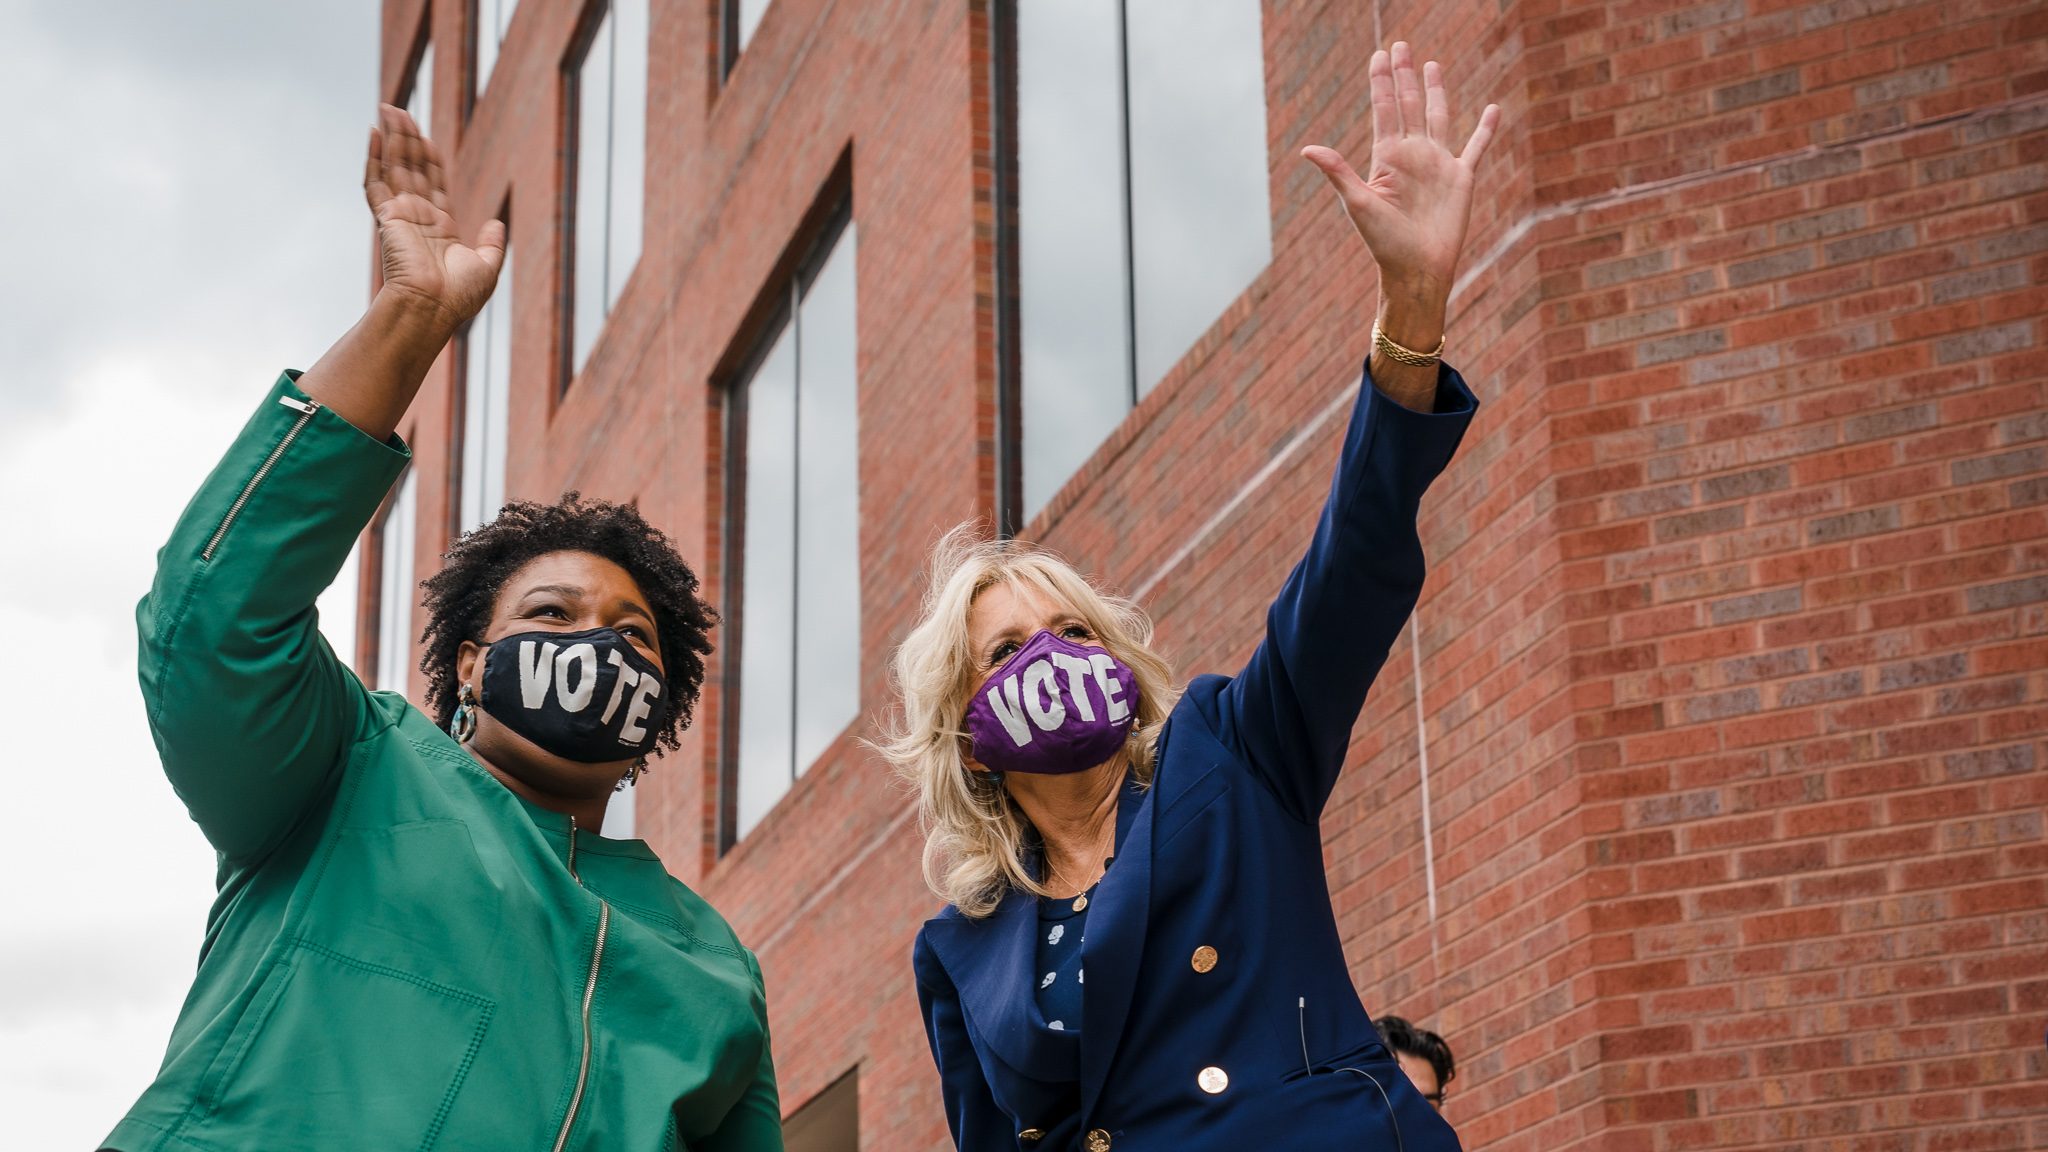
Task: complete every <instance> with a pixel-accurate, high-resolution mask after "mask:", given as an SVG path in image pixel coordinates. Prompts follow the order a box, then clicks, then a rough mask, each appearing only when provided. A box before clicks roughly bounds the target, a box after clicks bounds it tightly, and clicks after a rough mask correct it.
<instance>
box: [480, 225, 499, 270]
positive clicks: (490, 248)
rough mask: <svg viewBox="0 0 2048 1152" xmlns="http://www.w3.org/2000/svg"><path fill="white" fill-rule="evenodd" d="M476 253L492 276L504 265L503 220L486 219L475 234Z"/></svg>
mask: <svg viewBox="0 0 2048 1152" xmlns="http://www.w3.org/2000/svg"><path fill="white" fill-rule="evenodd" d="M476 254H477V256H478V257H480V258H481V259H482V260H483V262H484V265H485V266H486V267H488V268H489V269H490V270H491V275H492V276H493V277H495V276H497V274H498V273H499V272H500V271H502V270H503V269H504V267H505V222H504V221H503V220H487V221H485V222H484V226H483V227H482V228H481V229H479V230H478V232H477V234H476Z"/></svg>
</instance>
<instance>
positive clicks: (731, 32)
mask: <svg viewBox="0 0 2048 1152" xmlns="http://www.w3.org/2000/svg"><path fill="white" fill-rule="evenodd" d="M741 3H742V0H718V20H717V22H716V27H717V34H718V85H719V87H721V88H723V87H724V86H725V82H726V81H727V80H728V79H730V78H731V77H732V70H733V69H734V68H737V67H739V63H740V57H741V56H743V55H745V54H746V46H745V45H743V44H741V43H740V4H741ZM774 6H775V0H767V8H763V9H762V10H761V18H762V19H763V20H766V19H767V18H768V8H773V7H774Z"/></svg>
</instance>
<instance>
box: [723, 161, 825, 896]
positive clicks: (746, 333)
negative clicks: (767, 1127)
mask: <svg viewBox="0 0 2048 1152" xmlns="http://www.w3.org/2000/svg"><path fill="white" fill-rule="evenodd" d="M849 161H850V155H849V156H842V157H841V160H840V163H839V165H838V167H837V168H836V169H835V171H834V175H833V177H832V178H831V179H830V180H828V181H827V188H828V192H827V194H826V195H824V196H821V197H820V198H819V199H820V202H821V203H822V204H824V205H826V207H825V209H824V210H823V211H816V210H814V211H813V212H812V213H811V215H810V218H809V219H807V220H806V221H805V223H804V225H803V226H802V227H801V228H800V229H799V230H798V236H797V240H796V242H795V243H793V244H792V245H791V246H790V251H789V252H787V253H785V255H784V258H783V259H782V260H781V261H779V262H778V267H777V269H776V273H775V275H773V276H771V277H770V280H769V283H770V284H771V285H773V286H774V287H773V288H771V289H770V290H769V291H767V292H765V293H763V294H762V296H761V298H760V299H759V300H758V301H756V303H755V305H754V308H753V310H752V315H751V316H750V317H749V321H748V322H747V323H746V324H745V325H744V326H743V328H742V331H743V337H742V339H741V340H739V341H736V342H735V343H736V345H737V346H738V347H739V348H740V349H742V350H743V351H742V353H741V354H740V355H739V356H738V357H737V358H736V359H733V360H732V361H731V364H730V365H729V366H728V367H727V368H725V369H724V370H722V371H720V372H718V373H716V374H714V378H713V380H714V384H713V389H712V394H713V396H714V397H716V398H717V400H718V402H719V409H720V413H721V417H722V420H723V428H722V431H721V439H720V451H721V454H722V457H723V458H722V459H721V461H720V467H719V470H718V474H719V480H720V491H719V492H718V494H717V496H716V497H715V499H716V501H717V505H716V507H717V515H718V521H719V525H720V537H721V540H722V542H723V547H722V554H721V557H720V565H719V581H720V601H721V603H720V604H719V606H718V608H719V618H720V621H721V625H722V631H723V633H724V639H723V641H722V643H721V645H720V647H721V649H722V650H721V651H720V653H719V654H718V657H717V660H718V683H719V699H718V706H717V709H716V711H717V717H718V725H719V728H718V739H717V741H716V747H717V750H718V756H717V773H716V787H717V793H716V794H717V797H718V801H717V820H716V823H717V829H716V836H715V838H714V839H715V844H716V854H717V856H719V857H723V856H725V855H726V854H727V853H729V852H731V851H732V849H733V848H734V847H735V846H737V845H738V844H739V842H740V841H741V840H742V839H743V838H744V837H742V836H741V835H740V833H739V791H740V787H739V786H740V758H739V752H740V704H741V699H740V697H741V692H740V683H741V669H740V657H741V653H742V651H743V650H744V647H745V645H744V637H745V628H746V595H745V591H746V590H745V588H744V580H743V578H742V573H743V572H744V570H745V565H746V544H747V542H746V511H747V504H746V487H747V425H748V413H749V410H750V408H751V405H750V404H749V399H750V394H751V387H750V386H751V384H752V383H753V380H754V376H755V374H756V373H757V372H758V371H759V370H760V368H761V367H762V365H763V364H764V363H765V362H766V361H767V359H768V357H769V355H770V353H772V352H773V351H774V349H775V345H776V342H777V340H778V338H780V337H781V335H782V334H783V332H784V331H786V330H791V331H792V336H793V337H794V331H793V330H792V326H794V325H796V324H797V323H798V322H799V321H798V312H799V311H800V309H801V305H802V301H803V297H804V294H805V293H806V292H807V291H808V290H809V289H810V287H811V285H812V284H813V283H814V282H815V281H816V279H817V276H818V273H819V272H820V271H821V270H823V268H824V266H825V264H826V262H827V261H828V260H829V259H830V258H831V257H832V255H833V253H834V251H835V250H836V248H837V246H838V244H839V241H840V240H842V239H844V238H845V237H846V236H847V235H848V234H849V233H850V231H851V230H852V229H853V225H854V212H853V195H852V187H851V185H852V181H851V172H850V166H849ZM855 243H856V244H858V239H857V238H856V240H855ZM855 267H856V273H857V271H858V250H857V249H856V265H855ZM856 282H858V275H857V274H856ZM797 386H798V388H799V389H801V387H802V379H801V377H799V378H798V382H797ZM855 435H856V438H857V437H858V435H859V433H858V430H856V433H855ZM857 453H858V441H857V439H856V454H857ZM790 659H791V662H792V664H793V663H794V661H795V659H796V654H795V652H794V651H792V652H791V654H790ZM795 726H796V717H795V715H794V713H792V715H791V717H790V727H791V730H792V735H793V734H794V729H795ZM809 767H810V765H804V766H802V767H801V768H797V767H795V766H794V765H793V766H792V771H791V776H790V783H789V787H788V788H787V789H785V790H784V791H783V794H782V797H781V798H778V799H777V800H776V802H775V804H773V805H770V806H769V811H770V812H773V811H774V809H775V808H776V807H777V806H779V805H780V804H781V803H782V802H783V800H784V799H786V798H787V797H788V796H789V794H790V793H791V792H793V791H794V790H795V789H796V787H797V785H798V783H799V782H800V781H801V780H802V778H803V777H804V776H805V775H806V774H807V773H808V770H809ZM764 819H765V817H764ZM757 826H758V825H757Z"/></svg>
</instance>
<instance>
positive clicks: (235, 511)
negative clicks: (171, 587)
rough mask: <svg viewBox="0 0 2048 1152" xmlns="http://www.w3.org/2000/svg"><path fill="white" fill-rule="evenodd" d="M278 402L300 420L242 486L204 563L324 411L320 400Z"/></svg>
mask: <svg viewBox="0 0 2048 1152" xmlns="http://www.w3.org/2000/svg"><path fill="white" fill-rule="evenodd" d="M277 402H278V403H279V404H282V405H284V406H285V407H287V408H290V409H293V410H294V411H296V412H298V414H299V418H298V419H297V420H295V421H293V422H292V426H291V430H290V431H288V432H286V433H285V434H284V439H282V440H279V441H278V442H277V447H275V448H272V449H271V450H270V455H269V456H267V457H265V458H264V460H263V467H261V468H258V469H256V474H255V475H254V476H251V477H249V482H248V483H247V484H244V485H242V494H241V495H240V496H237V497H235V502H234V503H233V504H231V505H229V506H228V514H227V515H226V516H223V517H221V521H220V527H218V528H216V529H214V530H213V539H211V540H208V541H207V542H206V548H205V549H204V550H203V551H201V552H200V553H199V558H200V559H201V560H211V559H213V550H214V549H216V548H218V547H220V542H221V540H222V538H224V537H225V536H227V534H228V527H229V526H230V525H232V524H233V523H234V522H235V517H237V516H239V515H241V514H242V505H244V504H247V503H248V502H249V497H250V496H251V495H253V494H254V493H255V491H256V486H257V485H258V484H261V483H263V478H264V477H265V476H268V475H270V470H271V469H272V468H275V467H277V461H278V458H279V457H281V456H283V455H284V450H285V449H287V448H289V447H291V446H292V441H294V440H296V439H298V438H299V433H300V432H302V431H304V430H305V427H306V425H307V424H308V423H309V422H311V421H312V419H313V414H314V413H315V412H318V411H320V402H319V401H318V400H301V399H299V398H298V397H296V396H279V397H278V398H277Z"/></svg>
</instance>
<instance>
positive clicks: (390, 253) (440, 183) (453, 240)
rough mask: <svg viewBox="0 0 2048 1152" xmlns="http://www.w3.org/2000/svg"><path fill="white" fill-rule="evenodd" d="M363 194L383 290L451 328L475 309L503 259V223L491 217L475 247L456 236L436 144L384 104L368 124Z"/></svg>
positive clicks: (408, 118) (492, 283)
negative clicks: (374, 237)
mask: <svg viewBox="0 0 2048 1152" xmlns="http://www.w3.org/2000/svg"><path fill="white" fill-rule="evenodd" d="M363 196H364V198H365V199H367V200H368V201H369V203H370V211H371V212H372V213H373V214H374V215H375V216H376V217H377V239H378V242H379V247H380V250H381V252H382V262H383V272H384V289H383V290H384V291H386V292H395V293H399V294H401V295H403V296H405V297H408V298H410V299H412V300H413V301H415V302H417V303H419V304H423V305H427V306H429V307H431V308H432V309H433V310H435V311H436V312H437V313H439V314H441V315H442V316H443V318H444V321H445V323H446V324H447V325H448V327H449V329H450V331H453V330H454V328H456V327H457V326H459V325H461V324H463V323H464V322H466V321H467V320H469V318H470V317H472V316H475V315H476V314H477V312H478V311H479V310H480V309H482V308H483V306H484V301H486V300H488V299H490V296H491V289H492V288H494V287H495V286H496V285H497V283H498V270H499V269H500V268H502V267H504V265H505V225H504V224H503V223H502V222H500V221H497V220H492V221H490V222H488V223H486V224H485V225H484V226H483V228H482V229H481V230H480V232H479V233H478V235H477V240H476V244H475V246H474V247H469V246H465V245H464V244H463V243H462V241H461V238H460V237H459V236H457V235H456V232H455V218H454V217H453V216H451V215H449V213H448V186H447V183H446V180H445V178H444V176H443V172H442V168H441V152H440V149H438V148H436V147H435V146H434V142H433V141H431V140H429V139H427V138H426V137H425V136H422V135H421V134H420V130H419V128H418V126H416V125H415V124H414V123H413V122H412V117H411V116H409V115H407V114H406V113H405V112H404V111H403V110H401V109H398V108H394V107H392V106H391V105H389V104H385V105H382V106H380V107H379V108H378V110H377V127H375V128H372V129H371V130H370V156H369V160H368V161H367V162H366V163H365V164H364V166H363Z"/></svg>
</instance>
